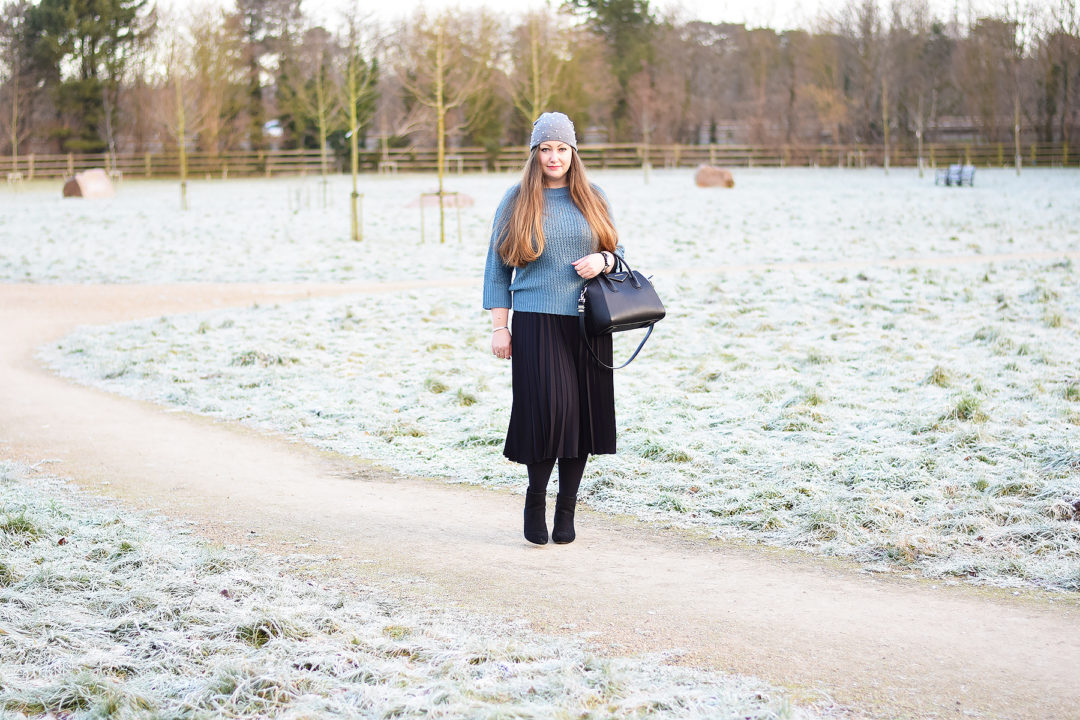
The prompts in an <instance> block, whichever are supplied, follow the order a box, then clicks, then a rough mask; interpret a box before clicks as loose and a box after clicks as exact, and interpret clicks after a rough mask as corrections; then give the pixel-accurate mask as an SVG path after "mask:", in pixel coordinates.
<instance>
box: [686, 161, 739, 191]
mask: <svg viewBox="0 0 1080 720" xmlns="http://www.w3.org/2000/svg"><path fill="white" fill-rule="evenodd" d="M694 183H696V184H697V186H698V187H726V188H732V187H735V178H734V177H732V175H731V171H730V170H725V169H724V168H718V167H713V166H712V165H701V166H699V167H698V169H697V172H696V173H694Z"/></svg>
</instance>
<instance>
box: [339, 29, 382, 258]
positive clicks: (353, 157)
mask: <svg viewBox="0 0 1080 720" xmlns="http://www.w3.org/2000/svg"><path fill="white" fill-rule="evenodd" d="M367 24H368V23H366V22H365V21H364V20H363V19H362V18H361V17H360V15H359V13H358V12H357V11H356V10H355V9H354V10H353V11H352V12H351V13H350V15H349V17H348V19H347V28H348V29H347V31H346V32H347V34H346V36H345V37H344V39H343V40H344V42H343V45H344V48H345V72H344V77H343V78H342V83H341V87H340V94H341V102H342V105H343V106H344V108H345V116H346V118H347V120H346V122H347V125H348V127H349V130H348V133H347V137H348V139H349V167H350V170H351V173H352V192H351V193H350V194H349V216H350V226H349V227H350V237H351V238H352V239H353V240H354V241H355V242H360V240H362V239H363V225H362V223H361V222H360V193H358V192H357V175H358V174H359V172H360V152H359V140H358V139H359V135H360V130H361V128H362V127H363V126H364V125H365V124H366V123H368V122H370V120H371V115H372V114H373V113H374V102H373V101H374V95H375V88H376V75H377V66H376V64H375V62H374V59H373V57H374V55H375V45H376V42H375V40H374V38H372V37H371V36H370V34H367V35H366V34H365V32H364V31H365V26H366V25H367ZM365 54H367V58H366V59H365V57H364V56H365Z"/></svg>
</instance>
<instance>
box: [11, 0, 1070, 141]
mask: <svg viewBox="0 0 1080 720" xmlns="http://www.w3.org/2000/svg"><path fill="white" fill-rule="evenodd" d="M361 7H362V5H358V6H357V9H356V10H355V11H354V12H352V13H350V14H344V15H342V16H341V17H340V19H339V20H338V21H336V22H334V23H326V24H324V25H320V24H317V23H315V22H314V21H313V20H312V18H311V17H310V16H309V15H307V14H305V10H304V7H303V5H302V3H301V0H235V6H233V7H231V8H228V9H225V10H221V9H215V8H211V7H209V6H204V7H202V8H200V9H197V10H183V11H180V12H179V13H178V14H176V15H173V16H169V17H166V16H164V15H163V14H162V13H161V12H159V10H158V9H156V8H155V6H154V5H153V4H152V3H151V2H149V0H109V1H108V2H102V1H101V0H38V2H30V1H29V0H2V3H0V8H2V10H0V131H2V137H0V154H2V155H22V154H27V153H30V152H40V153H57V152H76V153H78V152H144V151H155V152H157V151H162V150H165V151H168V150H169V149H171V148H175V147H176V146H177V143H178V142H179V141H180V140H182V141H183V143H184V145H185V146H186V147H187V148H188V149H190V150H193V151H198V152H202V153H224V152H229V151H234V150H263V149H268V148H284V149H289V148H297V149H299V148H330V149H331V150H332V151H336V152H339V153H344V152H345V151H346V148H347V146H348V143H349V140H348V139H347V138H348V137H349V135H350V134H351V133H352V132H355V133H356V134H357V136H358V137H359V138H360V139H361V144H362V145H363V144H364V143H365V142H366V144H367V145H368V147H372V146H377V147H382V145H383V144H385V145H386V146H387V147H390V148H394V147H410V146H411V147H431V146H433V145H435V144H436V141H437V139H438V138H440V137H446V138H448V141H449V142H450V144H451V145H464V146H479V147H484V148H487V149H488V150H489V151H490V152H491V153H492V155H493V156H496V155H497V154H498V151H499V148H501V147H503V146H505V145H520V144H521V143H522V142H524V140H525V138H527V136H528V130H529V127H530V124H531V121H532V119H533V118H535V117H536V116H537V115H538V114H539V113H540V112H542V111H543V110H547V109H559V110H562V111H564V112H566V113H568V114H569V115H570V116H571V117H572V118H573V119H574V120H575V122H576V124H577V127H578V132H579V135H581V136H582V139H583V140H588V141H590V142H598V143H601V142H634V143H646V144H648V143H653V144H669V143H682V144H708V143H745V144H756V145H768V144H799V143H802V144H823V143H824V144H828V143H835V144H841V143H844V144H851V143H865V144H879V143H880V144H885V145H888V144H889V143H890V142H891V143H894V144H914V143H915V142H916V140H917V139H920V138H921V139H922V140H924V141H927V142H943V141H948V140H955V139H963V140H967V141H974V142H987V143H1007V144H1009V145H1012V144H1013V143H1014V142H1015V141H1016V140H1017V138H1018V137H1019V138H1023V140H1024V142H1025V143H1027V142H1035V141H1039V142H1056V143H1069V142H1071V141H1073V138H1074V137H1075V136H1076V135H1077V133H1078V131H1080V5H1078V2H1077V0H1050V2H1049V3H1046V2H1044V3H1030V2H1025V1H1024V0H1010V2H1008V3H1002V4H1001V5H1000V7H1001V8H1002V9H1001V10H1000V11H998V12H996V13H993V14H989V15H977V14H976V15H972V16H970V17H960V16H958V15H953V16H950V17H937V16H935V15H934V14H933V13H932V12H930V10H929V8H928V5H927V3H926V2H925V0H891V1H890V2H888V3H882V2H877V1H876V0H864V1H862V2H856V1H855V0H849V2H847V4H845V5H843V6H839V7H838V8H837V9H836V11H835V12H833V13H830V14H828V15H823V16H822V17H821V18H819V19H818V20H817V21H815V22H814V23H813V27H812V28H808V29H798V30H787V31H783V32H778V31H776V30H773V29H770V28H748V27H745V26H744V25H741V24H727V23H720V24H714V23H707V22H700V21H695V20H685V19H679V18H677V17H661V16H659V15H658V14H657V13H656V12H655V11H654V10H653V9H652V8H650V6H649V2H648V0H565V1H564V2H563V3H562V5H561V6H560V7H559V8H558V9H546V10H540V11H535V12H532V13H529V14H525V15H505V14H500V13H497V12H494V11H488V10H470V11H455V12H446V13H442V14H438V15H433V14H424V13H423V12H417V13H416V14H414V15H412V16H410V17H407V18H406V19H404V20H402V21H401V22H400V23H399V24H398V25H396V26H393V27H388V26H386V25H385V24H382V25H380V24H379V23H376V22H375V21H374V20H373V19H372V18H371V17H369V16H365V15H364V14H363V12H362V11H361V10H360V8H361ZM440 124H441V125H442V128H440Z"/></svg>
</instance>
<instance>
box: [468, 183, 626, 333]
mask: <svg viewBox="0 0 1080 720" xmlns="http://www.w3.org/2000/svg"><path fill="white" fill-rule="evenodd" d="M519 188H520V185H515V186H514V187H512V188H510V189H509V190H508V191H507V192H506V195H504V196H503V199H502V202H500V203H499V208H498V209H497V210H496V211H495V222H494V223H493V227H492V230H491V242H490V244H489V245H488V254H487V266H486V268H485V269H484V309H485V310H490V309H491V308H513V309H514V310H519V311H523V312H537V313H549V314H551V315H577V299H578V295H580V294H581V288H582V287H583V286H584V285H585V280H583V279H582V278H580V277H578V274H577V273H576V272H575V271H574V268H573V265H572V263H573V262H574V261H575V260H578V259H580V258H582V257H584V256H586V255H588V254H589V253H593V252H596V244H595V241H594V240H593V234H592V228H590V227H589V223H588V222H586V220H585V216H584V215H583V214H582V213H581V211H580V210H578V207H577V205H575V204H574V201H573V200H571V199H570V188H568V187H564V188H544V252H542V253H540V257H538V258H537V259H536V260H534V261H532V262H531V263H529V264H528V265H526V266H525V267H520V268H514V267H511V266H509V265H507V264H506V263H504V262H503V260H502V257H500V256H499V251H498V249H497V245H498V241H499V234H500V232H501V231H502V229H503V227H505V226H506V224H507V223H508V222H510V212H511V210H512V208H513V202H514V198H515V197H517V193H518V189H519ZM593 188H594V189H595V190H596V191H597V192H599V193H600V195H601V197H603V198H604V201H605V202H607V196H606V195H604V192H603V191H602V190H600V188H598V187H596V186H595V185H594V186H593ZM610 208H611V204H610V203H608V212H609V213H610V212H611V210H610ZM615 254H616V255H619V256H620V257H622V255H623V248H622V245H619V246H617V247H616V248H615Z"/></svg>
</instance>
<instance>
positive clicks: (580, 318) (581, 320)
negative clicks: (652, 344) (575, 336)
mask: <svg viewBox="0 0 1080 720" xmlns="http://www.w3.org/2000/svg"><path fill="white" fill-rule="evenodd" d="M577 319H578V328H579V329H580V330H581V341H582V342H583V343H585V347H586V348H588V350H589V354H590V355H592V356H593V360H595V361H596V362H597V363H599V364H600V365H601V366H603V367H606V368H607V369H608V370H622V369H623V368H624V367H626V366H627V365H629V364H630V363H632V362H634V358H636V357H637V356H638V353H639V352H641V348H643V347H645V341H646V340H648V339H649V336H650V335H652V331H653V328H654V327H656V326H655V325H650V326H649V330H648V332H646V333H645V337H643V338H641V342H639V343H638V346H637V350H634V354H633V355H631V356H630V359H629V360H627V361H626V362H624V363H623V364H622V365H619V366H618V367H615V366H614V365H608V364H607V363H606V362H604V361H603V360H601V359H600V358H599V356H597V354H596V351H595V350H593V349H592V345H590V344H589V334H588V333H586V332H585V313H578V316H577Z"/></svg>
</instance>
